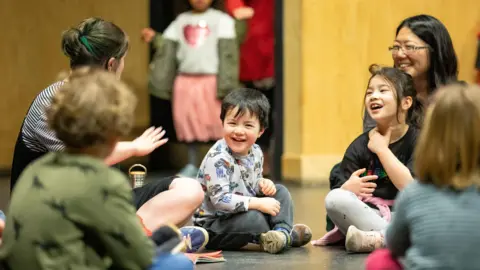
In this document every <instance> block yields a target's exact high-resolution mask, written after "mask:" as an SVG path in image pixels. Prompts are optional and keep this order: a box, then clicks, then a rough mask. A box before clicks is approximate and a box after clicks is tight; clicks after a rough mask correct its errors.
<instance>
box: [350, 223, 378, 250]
mask: <svg viewBox="0 0 480 270" xmlns="http://www.w3.org/2000/svg"><path fill="white" fill-rule="evenodd" d="M383 246H384V244H383V236H382V234H381V233H380V232H376V231H371V232H364V231H361V230H359V229H357V228H356V227H355V226H350V227H348V231H347V235H346V237H345V249H346V250H347V251H348V252H359V253H368V252H372V251H374V250H375V249H377V248H382V247H383Z"/></svg>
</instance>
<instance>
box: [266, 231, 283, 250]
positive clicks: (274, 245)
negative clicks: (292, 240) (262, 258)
mask: <svg viewBox="0 0 480 270" xmlns="http://www.w3.org/2000/svg"><path fill="white" fill-rule="evenodd" d="M287 241H288V239H287V236H286V235H285V233H283V232H281V231H268V232H266V233H262V234H261V235H260V246H261V247H262V249H263V250H264V251H266V252H268V253H272V254H276V253H279V252H281V251H283V250H284V249H286V248H287Z"/></svg>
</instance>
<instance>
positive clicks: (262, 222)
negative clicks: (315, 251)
mask: <svg viewBox="0 0 480 270" xmlns="http://www.w3.org/2000/svg"><path fill="white" fill-rule="evenodd" d="M275 187H276V188H277V193H276V194H275V195H274V196H273V198H275V199H276V200H277V201H279V202H280V213H278V215H276V216H270V215H267V214H264V213H262V212H260V211H257V210H248V211H247V212H243V213H236V214H233V215H229V216H226V217H219V218H216V219H213V220H208V221H206V222H204V223H203V224H195V225H197V226H201V227H203V228H205V229H206V230H207V231H208V234H209V241H208V244H207V249H209V250H238V249H240V248H242V247H244V246H245V245H247V244H248V243H256V242H258V240H259V236H260V234H262V233H265V232H267V231H269V230H272V229H275V228H277V227H282V228H284V229H286V230H288V231H291V230H292V226H293V202H292V197H291V196H290V192H289V191H288V189H287V188H286V187H284V186H283V185H279V184H276V185H275Z"/></svg>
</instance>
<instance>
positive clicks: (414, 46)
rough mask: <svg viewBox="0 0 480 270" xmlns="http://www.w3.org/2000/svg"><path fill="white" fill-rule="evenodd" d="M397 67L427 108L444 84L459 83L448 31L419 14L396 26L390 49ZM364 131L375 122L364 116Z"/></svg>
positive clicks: (440, 24)
mask: <svg viewBox="0 0 480 270" xmlns="http://www.w3.org/2000/svg"><path fill="white" fill-rule="evenodd" d="M389 50H390V51H391V52H392V58H393V64H394V66H395V67H397V68H399V69H401V70H403V71H405V72H406V73H408V74H410V75H411V76H412V77H413V81H414V84H415V88H416V90H417V98H418V99H419V100H420V101H421V102H422V103H423V104H424V105H428V103H429V96H430V95H431V94H432V93H433V92H434V91H435V90H436V89H437V88H438V87H440V86H441V85H445V84H447V83H449V82H454V81H457V75H458V64H457V56H456V54H455V50H454V49H453V43H452V39H451V38H450V34H449V33H448V30H447V28H446V27H445V25H443V23H442V22H440V21H439V20H438V19H436V18H435V17H432V16H430V15H417V16H413V17H409V18H407V19H405V20H403V21H402V22H401V23H400V25H399V26H398V27H397V31H396V34H395V40H394V42H393V45H392V46H391V47H390V48H389ZM364 115H365V116H364V121H363V129H364V131H367V130H369V129H371V128H372V127H374V126H375V122H374V121H373V120H372V119H371V118H370V117H369V116H368V113H365V114H364Z"/></svg>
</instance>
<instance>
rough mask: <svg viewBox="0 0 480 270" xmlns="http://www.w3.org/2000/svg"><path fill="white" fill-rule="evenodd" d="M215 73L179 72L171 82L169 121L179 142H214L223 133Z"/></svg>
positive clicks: (220, 104)
mask: <svg viewBox="0 0 480 270" xmlns="http://www.w3.org/2000/svg"><path fill="white" fill-rule="evenodd" d="M221 106H222V103H221V101H220V100H219V99H218V98H217V76H216V75H185V74H179V75H178V76H177V78H176V79H175V83H174V85H173V100H172V107H173V122H174V124H175V131H176V133H177V139H178V140H179V141H183V142H208V141H216V140H218V139H220V138H221V137H222V136H223V127H222V121H221V120H220V110H221Z"/></svg>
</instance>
